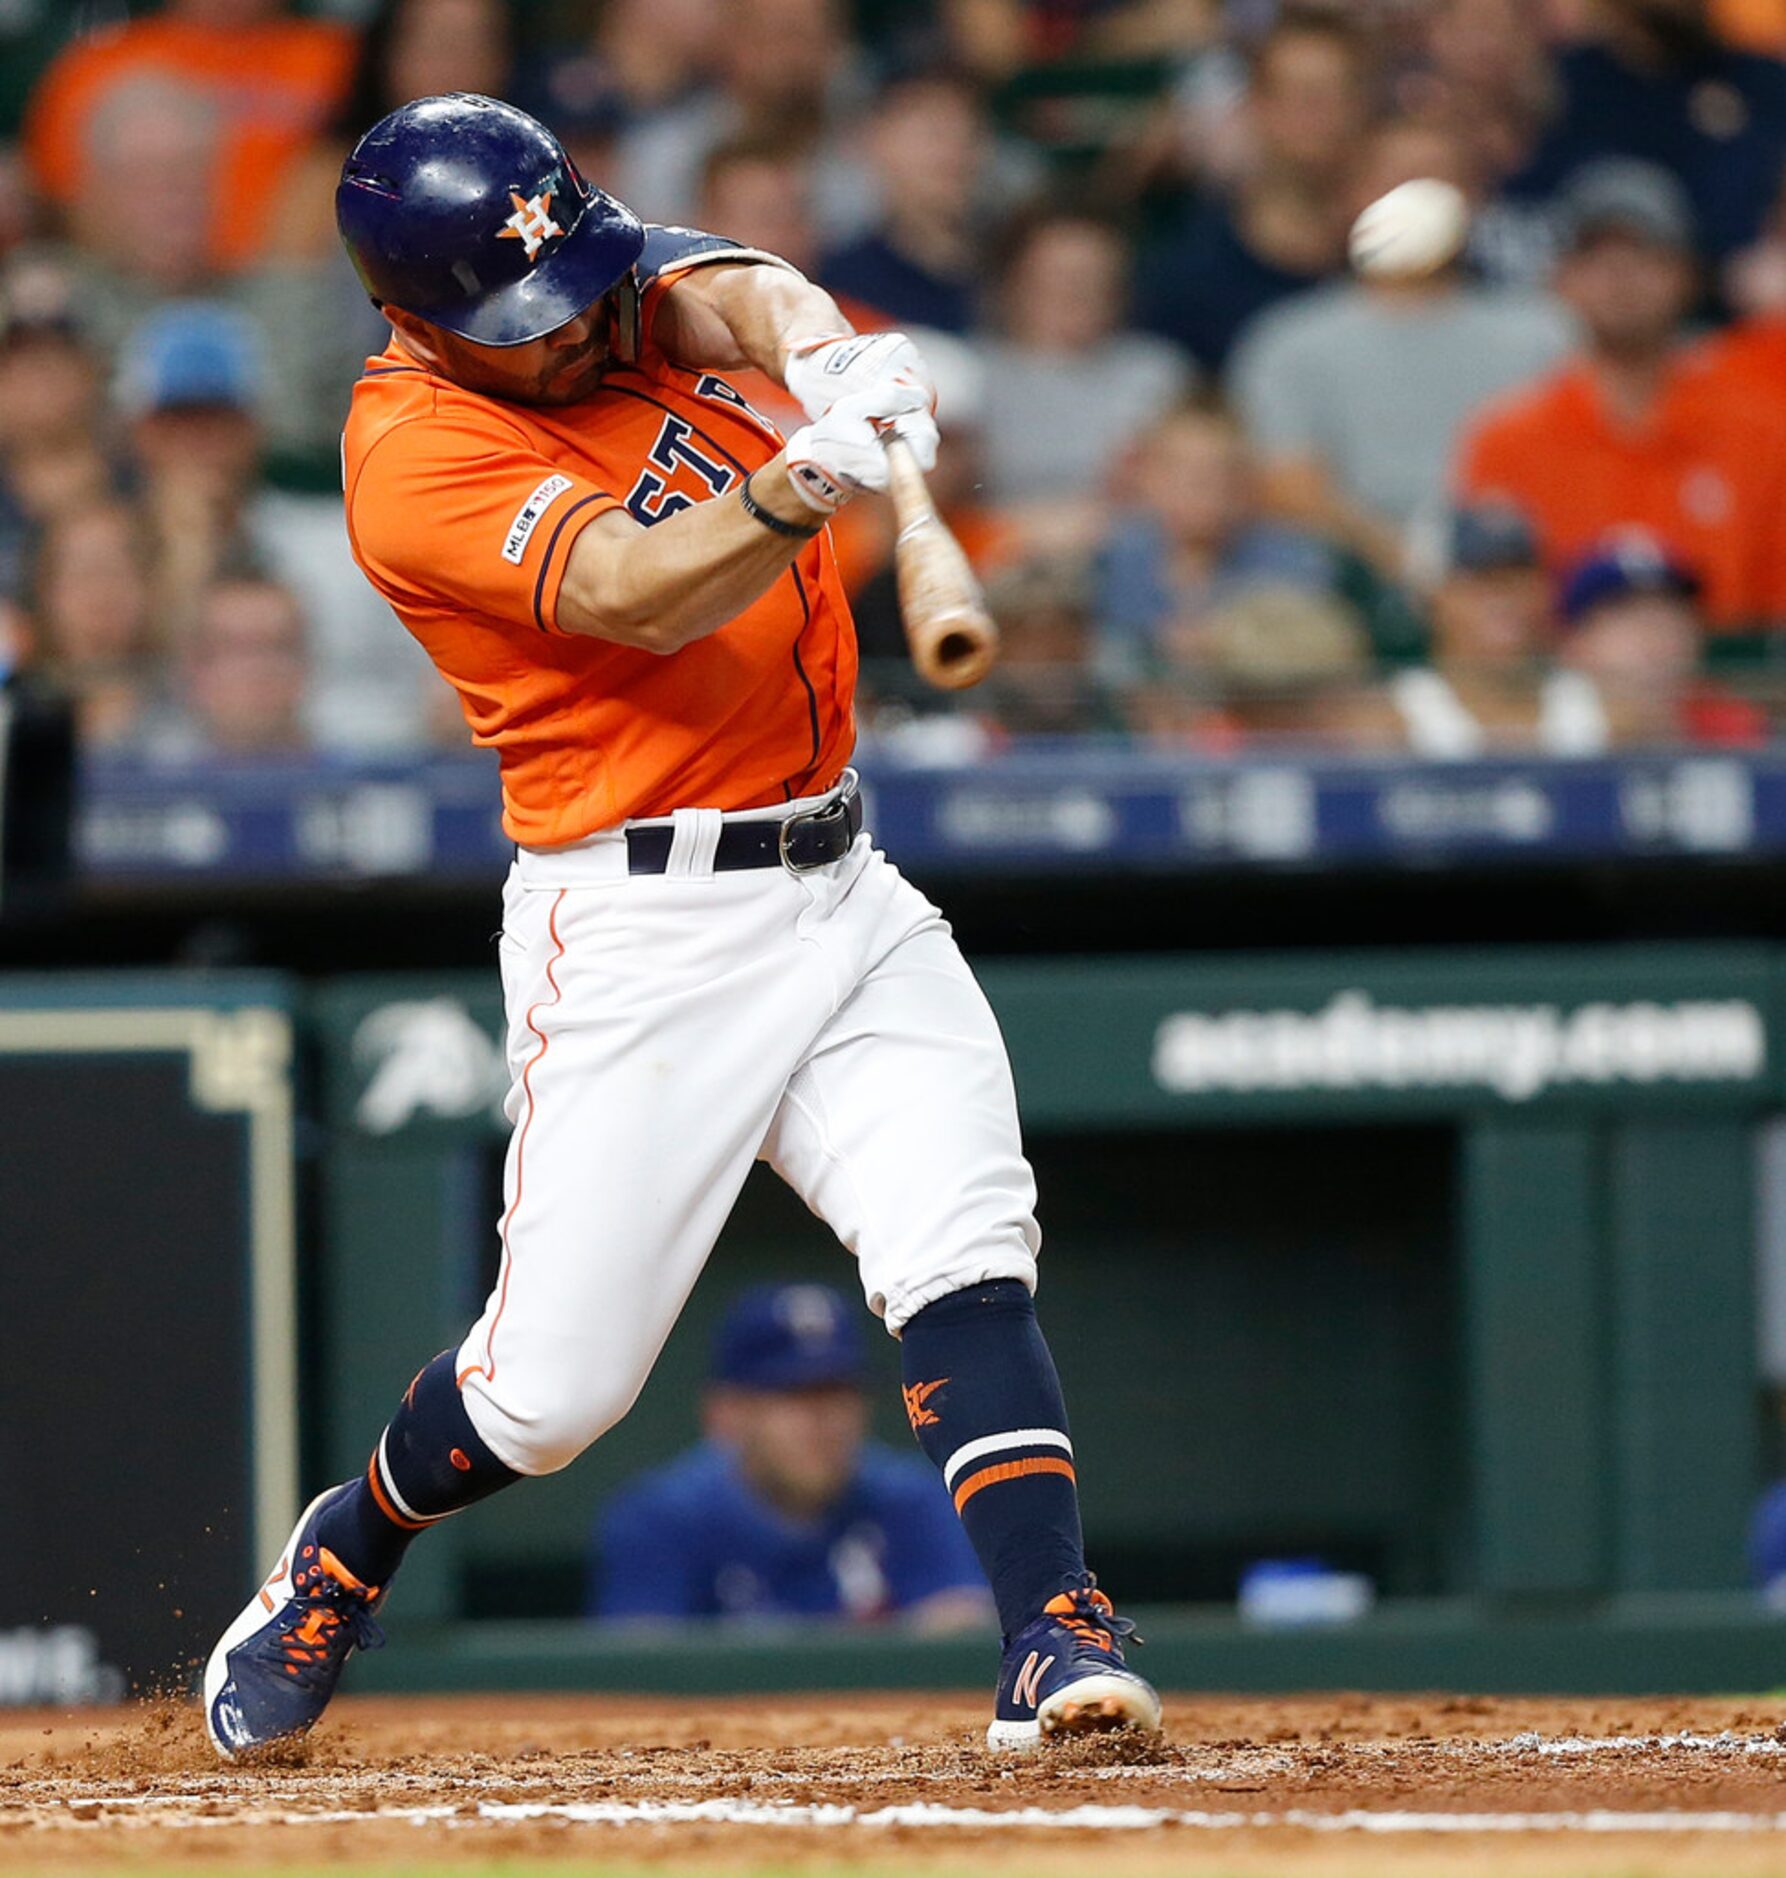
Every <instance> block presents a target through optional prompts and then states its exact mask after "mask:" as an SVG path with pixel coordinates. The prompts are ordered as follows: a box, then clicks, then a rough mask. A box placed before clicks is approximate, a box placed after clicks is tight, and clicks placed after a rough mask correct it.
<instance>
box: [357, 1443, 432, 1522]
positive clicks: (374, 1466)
mask: <svg viewBox="0 0 1786 1878" xmlns="http://www.w3.org/2000/svg"><path fill="white" fill-rule="evenodd" d="M366 1485H367V1486H369V1487H370V1488H371V1489H372V1497H373V1499H375V1500H376V1501H377V1502H378V1510H379V1511H380V1512H381V1513H382V1514H383V1515H384V1516H385V1518H386V1519H388V1520H389V1521H390V1522H391V1524H392V1525H393V1526H400V1527H401V1528H402V1529H403V1530H404V1531H405V1532H420V1531H422V1529H423V1528H424V1527H425V1526H426V1525H427V1523H428V1522H427V1521H426V1520H425V1519H405V1518H404V1517H403V1515H402V1514H401V1513H399V1512H398V1511H397V1509H396V1507H394V1506H393V1505H392V1504H391V1497H390V1495H389V1494H388V1493H386V1492H385V1490H384V1483H383V1482H382V1481H380V1479H379V1478H378V1456H377V1455H376V1454H375V1455H373V1457H372V1458H371V1460H369V1461H368V1462H367V1463H366Z"/></svg>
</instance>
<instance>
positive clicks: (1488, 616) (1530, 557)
mask: <svg viewBox="0 0 1786 1878" xmlns="http://www.w3.org/2000/svg"><path fill="white" fill-rule="evenodd" d="M1445 532H1446V542H1445V569H1444V573H1443V576H1442V578H1441V579H1440V580H1439V582H1438V584H1437V586H1436V587H1435V588H1434V589H1433V592H1432V594H1431V598H1430V611H1431V616H1432V647H1431V660H1430V663H1429V664H1427V665H1425V666H1421V667H1417V668H1411V669H1409V670H1406V671H1400V672H1397V673H1395V674H1394V675H1393V676H1392V677H1391V678H1390V680H1389V683H1388V686H1387V690H1386V694H1385V697H1386V702H1387V704H1388V705H1389V707H1390V709H1391V711H1392V712H1393V717H1392V718H1391V719H1389V720H1387V721H1386V722H1385V724H1384V726H1383V729H1384V731H1385V733H1386V738H1387V740H1388V741H1392V742H1395V743H1400V744H1404V745H1405V746H1406V747H1407V748H1408V749H1409V750H1411V751H1413V753H1414V754H1415V755H1416V756H1420V757H1425V758H1427V759H1428V760H1430V761H1435V762H1457V761H1462V760H1465V759H1468V758H1471V757H1479V756H1488V755H1492V754H1495V753H1496V752H1501V751H1531V750H1538V751H1542V752H1544V753H1545V754H1546V755H1549V756H1592V755H1595V754H1597V753H1599V752H1601V751H1603V750H1605V749H1606V747H1607V745H1608V742H1609V731H1608V726H1607V721H1606V713H1605V711H1604V710H1603V709H1602V708H1601V704H1600V700H1599V697H1598V695H1597V693H1596V691H1595V688H1594V686H1593V685H1592V684H1591V683H1590V682H1589V681H1588V680H1587V679H1586V678H1584V677H1583V676H1582V675H1581V674H1580V673H1578V672H1574V671H1569V670H1559V669H1557V668H1556V667H1554V666H1553V665H1551V664H1550V662H1549V661H1550V655H1551V650H1552V647H1553V645H1554V642H1555V638H1556V623H1555V615H1554V610H1553V600H1552V593H1551V583H1550V580H1549V578H1548V577H1547V576H1546V574H1545V572H1544V569H1543V566H1542V564H1541V563H1540V560H1539V556H1538V538H1537V536H1536V534H1535V533H1534V531H1533V529H1532V526H1531V524H1530V523H1529V522H1528V521H1527V520H1526V518H1525V517H1524V516H1523V515H1522V514H1520V512H1519V511H1518V510H1517V509H1513V508H1508V507H1504V506H1500V505H1495V504H1490V503H1484V504H1479V505H1477V506H1475V507H1469V508H1462V509H1459V510H1457V511H1456V512H1455V513H1454V514H1453V515H1452V516H1451V517H1450V519H1449V523H1448V526H1447V528H1446V531H1445Z"/></svg>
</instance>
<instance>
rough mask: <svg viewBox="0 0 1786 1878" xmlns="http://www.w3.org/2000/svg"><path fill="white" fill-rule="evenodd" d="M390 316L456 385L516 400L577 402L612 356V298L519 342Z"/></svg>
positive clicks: (592, 386) (392, 311)
mask: <svg viewBox="0 0 1786 1878" xmlns="http://www.w3.org/2000/svg"><path fill="white" fill-rule="evenodd" d="M386 318H388V319H389V320H390V322H391V324H392V325H393V326H394V327H396V329H397V331H398V333H399V334H400V335H401V337H402V339H403V343H404V344H405V345H406V346H407V347H408V348H409V350H410V351H411V352H413V353H415V355H416V356H417V357H418V358H419V359H420V360H421V361H422V363H423V364H424V365H428V366H430V367H432V368H433V369H434V370H436V371H438V372H440V373H441V374H442V375H443V376H444V377H447V378H450V379H451V380H452V381H453V383H454V384H456V385H463V386H464V387H465V389H466V390H467V391H478V392H482V393H483V394H484V396H486V397H489V398H506V399H508V400H509V402H510V403H512V404H575V403H576V402H577V400H578V399H579V398H587V397H588V396H589V395H590V393H591V392H593V391H594V390H595V388H596V386H597V385H598V384H600V382H601V376H602V373H603V372H604V371H605V370H606V369H607V365H608V361H609V359H610V358H611V357H612V345H611V334H612V331H613V320H612V316H611V312H610V303H609V301H608V300H606V299H605V298H604V299H601V300H598V301H596V303H595V305H594V306H592V307H587V308H585V309H584V311H583V312H581V313H579V314H578V315H577V316H576V318H575V319H569V320H566V321H565V323H564V324H563V325H562V326H560V327H558V328H556V329H555V330H554V331H552V332H549V333H547V334H546V336H545V337H544V338H543V339H530V340H528V341H527V343H526V344H525V345H519V346H480V345H478V344H477V343H476V342H475V341H474V340H470V339H463V338H461V337H460V336H459V335H458V334H457V333H449V332H447V331H446V330H445V329H444V328H442V327H439V326H430V325H428V323H427V322H426V321H425V320H418V319H415V318H413V317H412V316H411V315H409V314H407V313H399V312H397V311H396V310H395V309H394V308H388V309H387V310H386Z"/></svg>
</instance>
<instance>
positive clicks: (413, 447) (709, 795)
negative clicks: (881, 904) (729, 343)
mask: <svg viewBox="0 0 1786 1878" xmlns="http://www.w3.org/2000/svg"><path fill="white" fill-rule="evenodd" d="M715 258H718V257H715ZM668 278H670V276H667V275H664V276H660V277H659V282H660V283H661V282H663V281H664V280H666V279H668ZM657 291H658V288H657V287H656V286H654V288H653V290H652V291H650V292H648V293H647V296H646V300H645V314H646V324H645V330H646V331H647V332H649V330H650V325H649V316H650V314H651V312H652V311H653V310H654V307H655V302H656V292H657ZM781 447H782V439H781V436H780V434H779V433H778V432H777V431H776V430H775V429H774V427H773V426H772V425H770V423H769V422H768V420H767V419H765V418H763V417H761V416H759V415H758V413H757V412H756V411H754V410H753V409H752V408H751V407H750V405H749V404H748V403H746V401H745V400H744V399H743V398H742V397H741V396H740V395H739V394H738V392H737V391H735V390H734V389H733V388H732V386H731V385H730V384H729V383H728V382H727V381H726V380H725V379H724V378H722V377H719V376H718V375H717V374H715V373H711V372H701V371H690V370H685V369H683V368H682V367H680V366H676V365H673V364H671V363H670V362H669V361H668V360H667V359H665V358H664V357H663V355H662V354H661V352H659V351H658V350H657V349H656V348H655V347H654V346H649V345H648V346H647V347H646V349H645V352H644V355H643V356H642V358H641V359H640V361H639V362H638V364H636V365H629V366H621V367H617V368H615V369H613V370H611V371H610V372H609V373H608V374H607V375H606V376H605V377H604V378H603V380H602V383H601V386H600V388H599V389H598V390H597V391H596V392H595V393H594V394H593V395H592V396H591V397H589V398H586V399H584V400H582V401H581V402H580V403H577V404H572V405H563V406H556V407H551V408H545V407H538V406H525V405H519V404H509V403H505V402H503V401H501V400H498V399H494V398H488V397H483V396H480V395H479V394H477V393H475V392H470V391H466V390H464V389H463V388H461V387H460V386H457V385H454V384H452V383H451V382H450V381H449V380H447V379H444V378H440V377H437V376H435V375H434V374H432V373H430V372H428V371H426V370H425V369H423V368H422V367H421V366H419V365H417V364H416V363H415V361H414V360H413V359H412V358H410V356H409V355H408V354H407V353H404V352H402V351H400V350H399V349H398V348H397V347H396V345H395V343H393V345H392V347H391V348H390V350H388V351H387V352H386V353H384V355H383V356H382V357H380V358H376V359H372V360H369V361H368V363H367V367H366V373H365V376H364V377H363V378H362V379H361V380H360V383H359V384H358V386H357V387H356V388H355V391H354V398H353V409H352V411H351V412H350V414H349V417H348V422H347V431H346V435H345V438H344V439H343V466H344V470H345V481H346V488H347V522H348V532H349V534H350V536H351V538H352V541H353V548H354V554H355V557H356V558H357V559H358V561H359V563H360V566H361V567H362V568H363V569H364V570H365V573H366V575H367V578H368V579H369V580H370V581H371V582H372V584H373V586H375V587H376V588H377V589H378V591H379V592H380V593H381V594H383V596H384V597H385V599H386V600H388V601H389V602H390V604H391V606H392V607H393V608H394V609H395V611H396V613H397V615H398V617H399V618H400V619H401V620H402V621H403V623H404V625H406V626H407V627H408V628H409V630H410V631H411V632H412V633H413V634H414V635H415V636H416V638H417V639H418V640H420V641H421V643H422V645H423V647H424V648H425V649H426V651H427V653H428V655H429V657H430V658H432V659H433V661H434V663H435V665H436V666H437V667H438V668H439V670H440V672H441V674H442V675H443V676H444V677H445V678H446V679H447V681H448V682H449V683H450V684H452V685H453V686H454V688H455V689H456V690H457V691H458V693H459V699H460V703H461V705H462V706H463V708H464V711H465V716H466V719H467V721H468V722H469V723H470V725H471V729H472V735H473V738H474V740H475V741H476V742H478V743H480V744H488V745H490V746H492V747H493V748H494V749H495V750H496V751H497V752H498V753H499V755H500V757H501V762H502V789H503V827H504V829H505V830H506V831H507V833H508V834H509V835H510V836H511V837H512V838H513V839H514V840H515V841H517V842H519V843H521V844H522V845H523V846H526V847H557V846H562V845H563V844H565V843H567V842H572V841H577V840H580V839H581V838H582V837H583V836H585V835H589V834H593V833H595V832H596V831H597V830H598V829H603V828H609V827H612V826H614V825H615V824H616V823H619V822H622V821H626V820H628V819H629V818H632V817H638V816H654V815H668V814H669V813H670V812H671V811H672V810H674V809H680V808H717V809H745V808H762V807H767V806H768V805H770V804H772V803H776V802H784V801H787V800H789V799H790V798H791V797H794V796H798V795H810V794H813V793H815V792H817V791H819V790H822V789H826V788H829V787H830V786H831V784H832V783H834V782H835V781H836V780H837V778H838V776H839V775H840V774H841V773H842V770H843V766H844V764H845V762H846V761H847V759H848V757H849V754H850V750H851V748H852V747H853V745H854V742H855V715H854V705H853V698H854V693H855V684H856V642H855V632H854V629H853V628H852V626H851V624H850V616H849V607H848V603H847V602H846V600H845V598H844V593H843V586H842V582H841V581H840V580H839V578H838V573H837V565H836V560H835V558H834V556H833V554H832V551H831V543H830V538H829V533H828V532H827V533H826V534H823V535H820V536H818V537H817V538H816V539H815V540H814V541H812V542H811V543H810V544H809V545H808V546H807V547H806V548H805V549H804V550H803V551H802V552H801V554H800V556H799V558H798V560H796V561H795V562H794V564H793V565H792V567H790V568H789V570H788V571H787V572H786V573H785V574H783V575H782V576H781V578H780V579H779V580H777V581H776V582H775V583H774V585H773V586H771V587H770V588H769V590H768V591H767V592H766V593H764V594H763V596H762V597H761V598H760V599H758V600H757V601H756V602H755V603H754V604H753V605H751V606H750V607H748V608H746V609H745V611H744V612H742V613H740V614H739V615H738V616H737V618H735V619H733V620H731V621H729V622H728V623H727V624H726V625H724V626H722V627H721V628H720V629H719V630H718V631H717V632H715V633H712V634H710V635H709V636H708V637H706V638H704V639H698V640H696V641H695V642H694V643H693V644H691V645H686V646H684V647H683V648H682V649H681V650H680V651H678V652H675V653H672V654H671V655H670V656H668V657H662V656H660V655H658V654H656V653H652V652H646V651H642V650H640V649H638V648H636V647H631V646H622V645H615V644H613V643H611V642H610V641H607V640H603V639H595V638H590V637H589V636H587V635H585V634H578V633H567V632H562V631H560V630H559V627H558V624H557V608H558V591H559V587H560V584H561V583H562V582H563V579H564V570H565V565H566V563H567V562H568V561H569V559H570V553H571V548H572V546H573V545H574V543H575V542H576V539H577V537H578V535H579V534H580V533H581V531H582V530H583V529H584V528H586V527H587V526H588V525H589V523H590V522H592V521H593V520H594V519H595V518H596V517H597V516H598V515H601V514H604V513H605V512H607V511H608V510H611V509H618V508H625V509H626V510H628V511H629V512H630V513H631V514H632V515H634V516H635V517H636V518H637V519H638V520H639V521H641V522H643V523H644V524H646V525H647V526H650V525H651V524H652V523H654V522H658V521H662V520H664V519H665V518H666V517H668V516H670V515H674V514H676V513H678V512H679V511H680V510H682V509H686V508H688V507H690V506H691V505H692V504H693V503H696V502H706V501H712V500H716V499H727V498H730V499H733V500H735V499H736V498H735V497H733V496H732V495H731V492H732V491H734V490H736V488H737V487H738V485H739V483H740V482H742V481H743V479H744V477H745V476H746V475H748V474H749V472H750V471H751V470H753V469H757V468H759V467H760V466H761V465H763V464H765V463H767V462H768V461H769V460H770V459H771V458H772V457H774V456H775V455H776V454H777V453H778V452H779V451H780V449H781Z"/></svg>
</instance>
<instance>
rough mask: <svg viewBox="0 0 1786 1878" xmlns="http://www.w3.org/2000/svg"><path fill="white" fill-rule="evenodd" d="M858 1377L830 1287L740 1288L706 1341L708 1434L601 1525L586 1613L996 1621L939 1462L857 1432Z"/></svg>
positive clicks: (643, 1482)
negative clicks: (936, 1466)
mask: <svg viewBox="0 0 1786 1878" xmlns="http://www.w3.org/2000/svg"><path fill="white" fill-rule="evenodd" d="M865 1381H866V1358H865V1352H864V1349H863V1343H862V1338H861V1334H860V1332H859V1330H858V1329H857V1326H856V1323H855V1320H854V1317H853V1315H852V1314H851V1312H850V1309H849V1307H848V1305H847V1304H846V1303H845V1301H844V1299H843V1297H842V1295H841V1294H840V1293H838V1292H836V1291H834V1290H832V1289H831V1287H830V1286H828V1285H804V1284H800V1285H762V1286H757V1287H754V1288H752V1289H750V1290H748V1291H744V1292H742V1293H740V1294H739V1296H738V1297H737V1298H736V1299H734V1300H733V1302H732V1305H731V1307H730V1309H729V1310H728V1311H727V1313H726V1315H725V1318H724V1320H723V1322H722V1323H721V1324H720V1327H719V1330H718V1333H717V1335H716V1336H715V1338H714V1343H713V1356H712V1364H711V1370H710V1374H709V1381H708V1386H707V1390H706V1393H705V1396H704V1398H703V1401H702V1405H701V1421H702V1430H703V1435H704V1439H703V1440H702V1441H700V1442H699V1443H698V1444H697V1445H696V1446H694V1447H692V1448H690V1449H689V1450H688V1451H687V1452H686V1453H683V1454H680V1455H678V1456H677V1457H676V1458H675V1459H674V1460H672V1461H670V1462H668V1463H667V1464H666V1465H664V1466H662V1467H659V1468H656V1469H654V1470H653V1471H652V1472H650V1473H648V1474H646V1475H644V1476H642V1477H641V1478H640V1479H638V1480H637V1481H635V1482H633V1483H632V1484H631V1485H630V1486H628V1487H626V1488H624V1489H623V1490H622V1491H621V1492H620V1493H619V1494H618V1495H617V1496H616V1497H615V1498H614V1499H613V1500H612V1501H611V1502H610V1503H609V1505H608V1506H607V1507H606V1508H605V1509H604V1510H603V1512H602V1515H601V1518H600V1519H599V1520H598V1522H597V1524H596V1529H595V1534H594V1546H593V1549H592V1552H591V1556H590V1572H589V1595H588V1601H587V1608H588V1611H589V1614H590V1615H591V1616H594V1617H601V1618H613V1619H628V1620H651V1619H658V1620H666V1619H675V1618H684V1617H729V1618H741V1619H749V1618H759V1619H760V1618H785V1617H802V1618H811V1617H821V1618H827V1617H828V1618H838V1619H842V1620H845V1621H853V1622H874V1621H880V1620H888V1619H890V1620H892V1621H895V1622H899V1623H903V1624H907V1625H910V1626H912V1627H914V1628H918V1629H923V1630H927V1631H938V1630H952V1629H965V1628H971V1627H981V1626H983V1627H986V1628H991V1627H992V1625H993V1624H994V1623H995V1621H996V1619H995V1617H994V1612H993V1605H992V1599H991V1594H990V1592H989V1591H988V1589H987V1585H986V1580H985V1578H984V1576H983V1575H982V1573H981V1571H980V1567H979V1564H978V1562H977V1561H976V1559H975V1557H974V1553H973V1548H972V1547H971V1546H970V1545H969V1544H968V1541H967V1536H966V1534H965V1532H964V1531H963V1529H962V1526H961V1522H960V1521H959V1520H958V1519H957V1518H956V1517H955V1512H954V1508H953V1507H952V1506H951V1505H950V1502H949V1495H948V1493H947V1491H946V1490H945V1489H944V1487H943V1486H942V1483H941V1482H940V1481H939V1480H938V1478H937V1476H936V1472H935V1470H934V1469H933V1468H930V1467H928V1466H926V1465H925V1464H924V1463H923V1462H921V1461H920V1460H918V1459H917V1458H916V1457H908V1456H906V1455H904V1454H900V1453H896V1452H894V1451H893V1450H892V1449H889V1448H886V1447H883V1446H882V1445H881V1444H880V1443H879V1442H875V1441H870V1440H869V1439H867V1427H868V1403H867V1396H866V1393H865V1390H864V1383H865Z"/></svg>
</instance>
